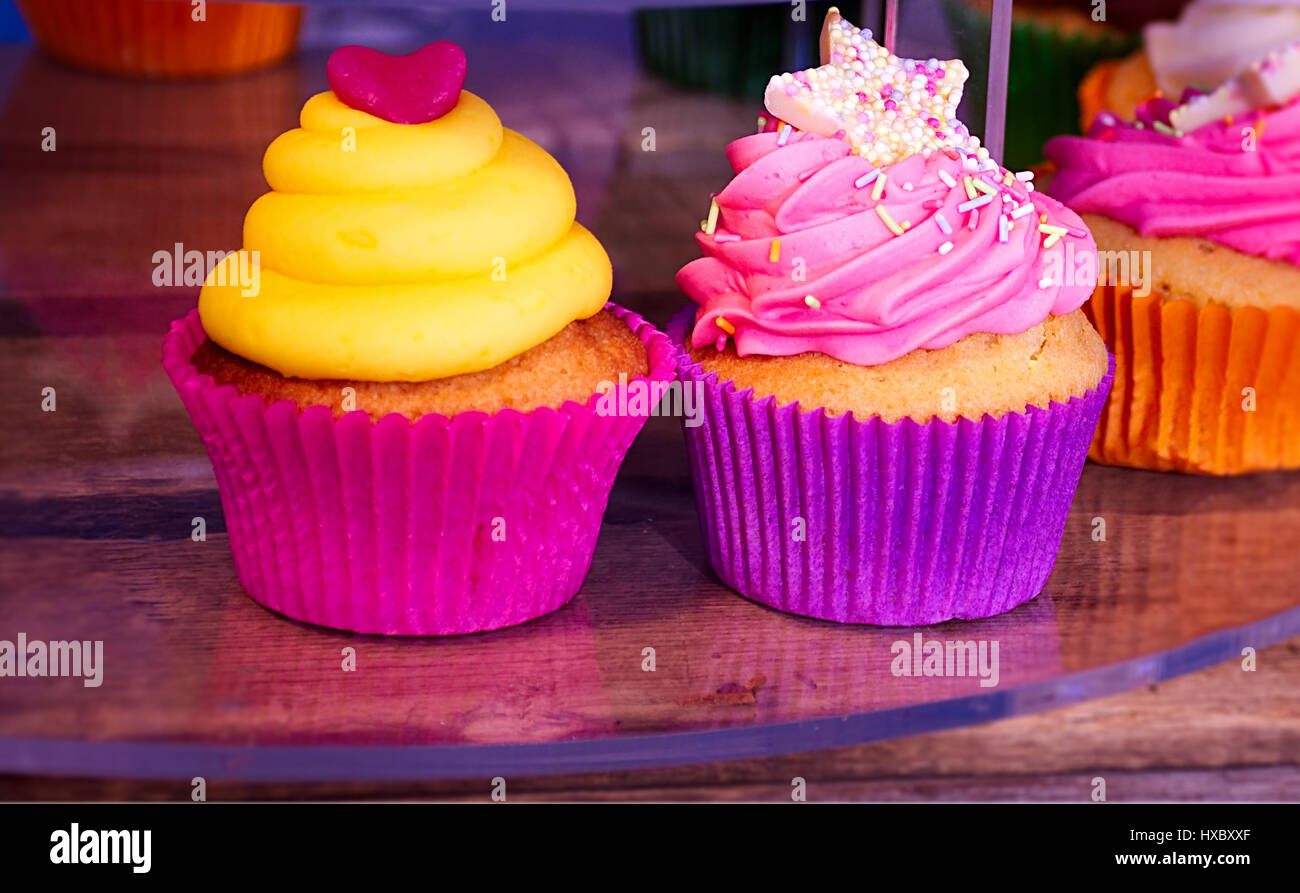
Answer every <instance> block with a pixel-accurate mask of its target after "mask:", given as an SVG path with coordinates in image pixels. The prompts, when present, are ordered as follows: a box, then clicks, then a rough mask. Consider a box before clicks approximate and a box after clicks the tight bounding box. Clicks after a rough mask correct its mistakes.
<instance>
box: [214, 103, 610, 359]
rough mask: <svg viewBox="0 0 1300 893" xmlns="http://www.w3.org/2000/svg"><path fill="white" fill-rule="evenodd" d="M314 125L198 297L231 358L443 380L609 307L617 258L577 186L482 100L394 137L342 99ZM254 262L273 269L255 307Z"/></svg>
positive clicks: (287, 149) (263, 272)
mask: <svg viewBox="0 0 1300 893" xmlns="http://www.w3.org/2000/svg"><path fill="white" fill-rule="evenodd" d="M300 123H301V126H300V127H299V128H297V129H295V130H290V131H289V132H287V133H284V134H281V135H280V136H279V137H277V138H276V139H275V140H274V141H273V142H272V143H271V145H270V147H269V148H268V149H267V151H266V157H265V159H264V161H263V170H264V172H265V174H266V180H267V183H269V184H270V187H271V191H270V192H268V193H267V194H265V195H263V196H262V197H261V198H259V199H258V200H257V201H256V202H254V203H253V206H252V207H251V208H250V209H249V211H248V216H247V217H246V218H245V220H244V248H243V251H242V252H241V253H244V255H245V256H244V257H243V258H242V259H241V258H240V257H239V255H238V254H232V255H230V256H228V257H227V258H226V259H225V260H224V261H222V262H221V263H220V264H218V265H217V267H216V268H214V269H213V271H212V273H211V274H210V275H209V276H208V281H207V283H206V284H205V285H204V287H203V291H202V293H201V295H200V297H199V313H200V316H201V318H202V320H203V327H204V329H205V330H206V331H207V333H208V336H209V337H210V338H211V339H212V340H213V341H215V342H216V343H217V344H219V345H221V346H222V347H224V348H225V349H227V350H229V351H231V352H232V353H235V354H238V355H239V356H242V357H244V358H245V359H248V360H252V361H253V362H256V363H260V364H262V365H264V366H268V367H270V368H271V369H274V370H276V371H277V372H279V373H280V374H281V375H285V376H290V377H297V378H316V379H320V378H337V379H355V380H360V381H427V380H430V379H436V378H446V377H448V376H452V375H461V374H464V373H468V372H478V371H480V370H483V369H489V368H491V367H493V366H496V365H498V364H500V363H502V362H505V361H506V360H508V359H510V358H511V357H514V356H518V355H519V354H521V353H523V352H524V351H526V350H528V349H529V348H531V347H534V346H536V345H538V344H540V343H541V342H543V341H545V340H547V339H548V338H550V337H551V336H552V335H554V334H556V333H557V332H559V331H560V330H561V329H563V328H564V327H565V326H567V325H568V324H569V323H571V322H573V321H574V320H575V319H585V318H586V317H589V316H591V315H593V314H595V313H597V312H598V311H599V310H600V309H601V308H602V307H603V306H604V304H605V301H606V300H607V299H608V297H609V292H610V287H611V278H612V274H611V271H610V264H609V257H608V256H607V255H606V254H605V251H604V249H603V248H602V247H601V246H600V243H599V242H597V241H596V239H595V237H594V236H592V235H591V233H589V232H588V231H587V230H586V229H584V228H583V227H582V226H581V225H580V224H578V223H576V222H574V213H575V210H576V203H575V200H574V194H573V185H572V183H570V181H569V177H568V175H567V174H566V173H565V172H564V170H563V168H561V167H560V165H559V164H558V163H557V162H556V161H555V159H554V158H552V157H551V156H550V155H548V154H547V153H546V152H545V151H544V150H543V149H542V148H541V147H539V146H538V145H536V144H535V143H533V142H531V141H530V140H528V139H526V138H525V137H523V136H520V135H519V134H517V133H515V132H513V131H511V130H506V129H504V128H503V127H502V126H501V122H500V120H499V119H498V118H497V115H496V113H495V112H494V111H493V110H492V108H491V107H490V106H489V105H488V104H487V103H486V102H484V101H483V100H482V99H480V98H479V97H477V96H475V95H474V94H472V93H469V92H467V91H462V92H461V94H460V99H459V101H458V102H457V104H456V106H455V108H453V109H452V110H451V111H450V112H448V113H447V114H445V115H443V116H442V117H440V118H437V119H435V120H433V121H429V122H426V123H423V124H393V123H390V122H388V121H385V120H383V119H381V118H378V117H375V116H374V115H371V114H369V113H367V112H364V111H360V110H358V109H353V108H350V107H348V106H346V105H344V104H343V103H342V102H341V101H339V99H338V98H337V97H336V96H335V95H334V94H333V93H332V92H326V93H320V94H317V95H316V96H313V97H312V98H311V99H309V100H308V101H307V103H306V105H305V106H304V107H303V109H302V115H301V119H300ZM252 252H256V255H254V254H252ZM254 258H255V259H256V260H254ZM240 263H242V264H244V265H245V266H244V268H243V269H244V270H245V271H247V270H248V269H250V268H251V267H250V265H253V264H256V268H257V269H259V270H260V275H259V276H258V277H256V278H257V280H258V281H257V289H256V291H257V293H256V294H252V295H249V294H248V292H249V289H248V287H247V286H246V285H245V284H243V283H241V281H240V279H241V277H240V276H239V275H238V271H239V267H237V266H236V265H237V264H240ZM243 278H244V283H247V281H248V276H247V274H246V275H245V276H244V277H243Z"/></svg>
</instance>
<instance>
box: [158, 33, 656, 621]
mask: <svg viewBox="0 0 1300 893" xmlns="http://www.w3.org/2000/svg"><path fill="white" fill-rule="evenodd" d="M327 74H328V76H329V81H330V85H331V88H332V89H331V90H330V91H329V92H326V93H321V94H319V95H317V96H313V97H312V98H311V99H309V100H308V101H307V104H306V105H305V106H304V108H303V110H302V115H301V126H300V127H299V128H297V129H294V130H290V131H289V132H287V133H285V134H283V135H282V136H280V137H279V138H277V139H276V140H275V141H274V142H273V143H272V144H271V146H270V148H269V149H268V150H267V152H266V157H265V160H264V164H263V167H264V171H265V173H266V178H267V181H268V183H269V184H270V186H271V191H270V192H269V193H267V194H266V195H264V196H262V197H261V198H260V199H258V200H257V201H256V202H255V203H254V204H253V206H252V208H251V209H250V210H249V212H248V216H247V218H246V219H245V223H244V248H243V249H242V250H240V251H238V252H234V253H232V254H230V255H229V256H227V257H226V258H225V259H224V260H222V261H221V262H220V263H219V264H217V265H216V267H215V268H214V269H213V271H212V273H211V274H210V275H209V277H208V281H207V284H206V285H205V286H204V288H203V292H202V294H201V296H200V299H199V309H198V311H196V312H193V313H191V314H190V315H189V316H188V317H186V318H185V319H183V320H179V321H177V322H176V323H175V324H174V325H173V328H172V331H171V333H170V334H169V335H168V337H167V340H166V342H165V346H164V363H165V365H166V367H167V370H168V372H169V374H170V375H171V377H172V381H173V383H174V384H175V385H176V388H177V390H178V391H179V392H180V394H181V397H182V399H183V400H184V402H185V405H186V408H187V409H188V410H189V412H190V414H191V416H192V417H193V419H194V422H195V425H196V427H197V428H198V429H199V432H200V434H201V435H202V436H203V440H204V444H205V445H206V446H207V448H208V452H209V455H210V457H211V459H212V463H213V467H214V469H215V471H216V474H217V482H218V486H219V489H220V491H221V498H222V507H223V510H224V513H225V517H226V521H227V525H228V528H229V533H230V545H231V550H232V552H233V554H234V558H235V567H236V570H237V572H238V574H239V579H240V582H241V583H243V585H244V588H245V589H247V590H248V592H249V594H250V595H252V596H253V597H254V598H255V599H256V600H257V601H259V602H261V603H262V604H264V605H266V606H267V607H270V608H272V609H274V610H277V611H280V612H282V613H284V614H287V615H289V616H291V617H295V618H298V619H301V620H307V621H309V622H312V623H318V624H321V625H325V626H333V627H339V628H344V629H352V630H358V631H362V632H375V633H389V634H402V635H428V634H444V633H464V632H474V631H478V630H486V629H494V628H497V627H501V626H509V625H512V624H516V623H520V622H522V621H524V620H528V619H530V618H532V617H536V616H539V615H541V614H544V613H547V612H549V611H552V610H555V609H556V608H558V607H559V606H560V605H562V604H564V603H565V602H566V601H568V600H569V599H570V598H572V596H573V595H574V593H575V592H577V590H578V588H579V587H580V586H581V584H582V581H583V578H584V577H585V575H586V571H587V568H588V566H589V564H590V561H591V555H592V551H593V549H594V547H595V542H596V536H597V533H598V531H599V527H600V519H601V515H602V513H603V511H604V506H605V503H606V500H607V499H608V496H609V491H610V488H611V486H612V485H613V480H614V475H615V473H616V472H617V470H618V466H619V464H620V462H621V460H622V457H623V454H624V453H625V452H626V450H627V447H628V445H629V444H630V443H631V441H632V438H633V437H634V436H635V435H636V433H637V431H638V430H639V429H640V427H641V425H642V424H643V423H644V420H645V415H646V414H647V412H648V411H649V407H648V406H647V407H645V410H646V411H645V412H640V413H636V412H632V411H628V412H625V413H624V414H623V415H621V416H620V415H615V414H612V413H609V412H606V411H605V410H604V409H603V408H602V407H606V406H608V405H610V404H611V403H613V404H614V405H617V406H618V407H620V408H627V407H629V406H630V407H633V408H634V409H635V408H636V407H637V406H638V405H644V401H641V402H640V403H638V402H637V401H629V400H622V401H617V400H616V401H607V400H600V399H599V398H600V397H601V396H602V395H604V394H607V393H610V392H611V390H612V389H614V388H618V387H623V388H629V387H637V386H645V385H647V384H648V383H649V382H648V379H652V380H656V381H659V382H666V381H667V380H668V379H670V378H671V375H672V372H671V358H672V352H671V348H670V347H669V345H668V344H667V342H666V339H665V338H664V337H663V336H662V335H660V334H659V333H657V332H656V331H655V330H654V329H653V328H652V327H650V326H649V325H648V324H646V323H645V322H644V321H643V320H641V319H640V317H638V316H636V315H635V314H632V313H629V312H628V311H625V310H623V309H622V308H619V307H617V306H615V305H613V304H607V303H606V301H607V299H608V297H609V291H610V283H611V271H610V265H609V259H608V257H607V256H606V254H605V252H604V249H603V248H601V246H600V244H599V243H598V242H597V241H596V239H595V238H594V237H593V236H592V235H591V234H590V233H589V232H587V230H586V229H584V228H583V227H582V226H581V225H580V224H578V223H576V222H575V220H574V214H575V202H574V193H573V188H572V185H571V184H570V182H569V178H568V176H567V175H566V174H565V172H564V171H563V170H562V169H561V168H560V166H559V165H558V164H557V163H556V162H555V160H554V159H553V158H551V156H550V155H548V154H547V153H546V152H545V151H544V150H543V149H541V148H540V147H539V146H537V145H536V144H534V143H532V142H530V141H529V140H527V139H526V138H524V137H522V136H520V135H519V134H517V133H514V132H513V131H510V130H507V129H505V128H503V127H502V126H501V122H500V121H499V120H498V119H497V116H496V113H495V112H493V110H492V109H491V107H490V106H489V105H488V104H487V103H486V102H484V101H483V100H482V99H480V98H478V97H477V96H475V95H474V94H472V93H469V92H467V91H463V90H462V89H461V85H462V83H463V81H464V77H465V58H464V54H463V53H462V52H461V50H460V48H459V47H457V46H456V45H454V44H451V43H447V42H440V43H436V44H431V45H430V46H428V47H425V48H424V49H422V50H420V51H418V52H416V53H413V54H411V55H409V56H402V57H391V56H385V55H383V54H381V53H377V52H375V51H372V50H367V49H365V48H362V47H345V48H343V49H341V50H338V51H336V52H335V54H334V55H333V56H331V58H330V62H329V66H328V69H327Z"/></svg>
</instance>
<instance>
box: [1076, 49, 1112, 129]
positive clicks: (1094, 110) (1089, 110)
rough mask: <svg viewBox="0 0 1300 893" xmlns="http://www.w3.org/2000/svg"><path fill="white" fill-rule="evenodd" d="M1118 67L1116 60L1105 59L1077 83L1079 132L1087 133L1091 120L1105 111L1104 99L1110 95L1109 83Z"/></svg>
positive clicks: (1105, 102)
mask: <svg viewBox="0 0 1300 893" xmlns="http://www.w3.org/2000/svg"><path fill="white" fill-rule="evenodd" d="M1118 67H1119V60H1118V59H1105V60H1103V61H1101V62H1098V63H1097V64H1096V65H1094V66H1093V67H1092V68H1090V69H1089V70H1088V73H1087V74H1086V75H1084V77H1083V80H1082V81H1081V82H1080V83H1079V88H1078V90H1077V95H1078V97H1079V132H1080V133H1087V132H1088V128H1089V127H1091V126H1092V119H1093V118H1095V117H1097V114H1098V113H1099V112H1104V111H1105V110H1106V106H1107V101H1106V97H1107V96H1108V95H1109V93H1110V82H1111V79H1112V78H1114V77H1115V70H1116V69H1117V68H1118Z"/></svg>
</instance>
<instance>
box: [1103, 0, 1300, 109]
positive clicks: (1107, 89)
mask: <svg viewBox="0 0 1300 893" xmlns="http://www.w3.org/2000/svg"><path fill="white" fill-rule="evenodd" d="M1166 18H1169V19H1172V18H1173V16H1172V15H1171V16H1168V17H1166ZM1142 34H1143V43H1144V46H1143V47H1142V48H1141V49H1138V50H1137V51H1136V52H1134V53H1132V54H1130V55H1128V56H1126V57H1125V58H1123V59H1116V60H1109V61H1105V62H1100V63H1098V64H1097V65H1096V66H1094V67H1093V68H1092V69H1091V70H1090V71H1089V72H1088V75H1087V77H1085V78H1084V80H1083V82H1082V83H1081V84H1080V85H1079V110H1080V116H1081V122H1082V130H1083V131H1084V132H1087V130H1088V128H1089V127H1090V126H1091V125H1092V119H1093V118H1094V117H1096V115H1097V113H1098V112H1101V111H1104V110H1109V111H1112V112H1115V113H1116V114H1118V115H1119V116H1120V117H1122V118H1129V119H1131V118H1133V116H1134V115H1135V114H1136V112H1137V107H1138V106H1139V105H1141V104H1142V103H1143V102H1145V101H1146V100H1148V99H1150V98H1151V97H1152V96H1153V95H1154V94H1155V93H1156V92H1157V91H1159V92H1160V93H1162V94H1163V95H1164V96H1165V97H1166V98H1168V99H1170V100H1172V101H1175V102H1177V101H1178V100H1179V99H1181V97H1182V95H1183V91H1184V90H1186V89H1187V88H1188V87H1194V88H1197V89H1200V90H1202V91H1209V90H1211V89H1213V88H1214V87H1216V86H1217V85H1219V84H1221V83H1223V82H1224V81H1226V80H1228V79H1229V78H1233V77H1236V76H1237V75H1238V74H1240V73H1241V72H1242V71H1244V70H1245V69H1246V68H1248V67H1249V66H1250V65H1251V64H1252V63H1253V62H1255V61H1256V60H1257V59H1259V58H1261V57H1262V56H1264V55H1265V54H1266V53H1268V51H1269V50H1271V49H1274V48H1275V47H1280V46H1282V45H1284V44H1286V43H1289V42H1290V41H1293V40H1296V39H1300V3H1297V2H1296V0H1194V2H1192V3H1191V4H1190V5H1188V6H1187V7H1186V8H1185V9H1184V10H1183V12H1182V14H1181V15H1180V16H1178V18H1177V20H1176V21H1157V22H1152V23H1150V24H1148V25H1147V26H1146V27H1145V28H1144V29H1143V31H1142Z"/></svg>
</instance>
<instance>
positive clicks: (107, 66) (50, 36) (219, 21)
mask: <svg viewBox="0 0 1300 893" xmlns="http://www.w3.org/2000/svg"><path fill="white" fill-rule="evenodd" d="M16 2H17V5H18V8H19V10H20V11H21V12H22V14H23V18H24V19H26V21H27V25H28V27H30V28H31V31H32V35H33V36H34V37H35V39H36V42H37V44H39V45H40V46H41V48H42V49H44V50H45V51H46V52H47V53H49V54H50V55H51V56H53V57H54V58H56V59H59V60H61V61H63V62H67V63H69V64H71V65H76V66H79V67H82V68H90V69H94V70H96V71H105V72H110V73H113V74H128V75H140V76H147V77H210V76H215V75H228V74H238V73H241V72H245V71H251V70H253V69H256V68H261V67H263V66H267V65H271V64H273V63H275V62H278V61H280V60H281V59H284V58H285V57H287V56H288V55H289V54H290V53H291V52H293V48H294V44H295V43H296V42H297V39H298V27H299V24H300V21H301V19H302V9H301V7H299V6H295V5H293V4H286V3H243V2H229V3H227V2H221V0H211V2H209V3H207V4H206V6H205V7H204V9H203V12H204V16H205V19H204V20H203V21H195V20H194V18H193V15H194V12H195V7H194V6H193V5H192V4H190V3H185V2H168V0H16Z"/></svg>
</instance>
